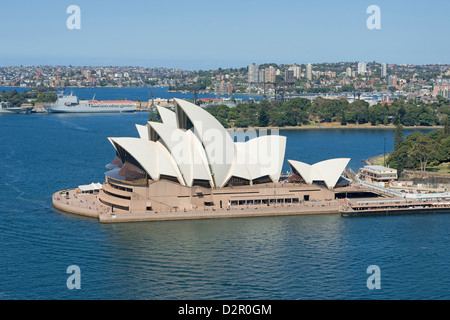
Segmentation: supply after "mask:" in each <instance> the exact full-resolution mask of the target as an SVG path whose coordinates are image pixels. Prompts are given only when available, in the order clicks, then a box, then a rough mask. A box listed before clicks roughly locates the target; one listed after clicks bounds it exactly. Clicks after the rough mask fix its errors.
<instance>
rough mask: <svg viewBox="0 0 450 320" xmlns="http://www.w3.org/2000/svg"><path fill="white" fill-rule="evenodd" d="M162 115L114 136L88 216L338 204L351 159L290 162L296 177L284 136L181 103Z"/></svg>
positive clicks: (110, 139) (182, 101)
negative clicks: (286, 169)
mask: <svg viewBox="0 0 450 320" xmlns="http://www.w3.org/2000/svg"><path fill="white" fill-rule="evenodd" d="M158 113H159V115H160V120H161V121H160V122H151V121H150V122H148V123H147V124H146V125H136V128H137V131H138V134H139V137H117V138H109V141H110V142H111V144H112V146H113V147H114V149H115V151H116V157H115V159H114V160H113V161H112V162H111V163H110V164H108V165H107V166H106V167H107V169H108V171H107V172H106V173H105V182H104V183H103V184H102V185H101V187H100V186H99V187H98V188H97V190H91V191H90V193H91V194H92V193H93V194H95V197H96V199H97V200H98V201H97V205H95V206H94V205H93V206H92V208H91V207H90V208H89V209H90V210H91V211H92V210H97V211H98V214H102V213H104V212H106V211H108V212H109V213H120V214H131V215H132V214H141V215H142V214H156V213H158V214H161V213H171V212H185V213H189V212H193V211H197V212H198V211H207V210H209V211H220V210H247V209H258V208H264V207H268V206H276V205H278V206H279V207H281V206H285V207H294V206H296V205H301V204H302V203H306V202H311V201H325V200H334V199H335V198H336V190H338V189H339V188H338V187H339V186H340V185H341V184H343V183H344V184H345V183H348V181H347V180H345V179H344V178H343V177H342V173H343V171H344V169H345V168H346V166H347V164H348V162H349V160H350V159H347V158H340V159H331V160H326V161H322V162H319V163H316V164H312V165H309V164H306V163H303V162H300V161H295V160H288V163H289V165H290V169H291V174H290V175H282V174H281V172H282V167H283V163H284V160H285V148H286V137H284V136H280V135H272V134H271V135H269V134H261V132H260V133H259V135H258V134H256V131H252V134H249V132H250V131H247V133H245V132H244V131H242V132H241V133H243V134H242V135H240V134H237V133H236V132H232V131H228V130H227V129H225V128H224V127H223V126H222V125H221V124H220V122H219V121H218V120H217V119H215V118H214V117H213V116H212V115H211V114H209V113H208V112H207V111H206V110H204V109H202V108H201V107H199V106H197V105H195V104H192V103H190V102H187V101H185V100H180V99H175V110H174V111H172V110H170V109H167V108H164V107H158ZM83 192H86V191H85V190H84V191H83ZM87 192H88V193H89V190H88V191H87ZM77 194H78V196H81V191H80V190H79V189H77ZM74 196H75V197H76V194H74ZM54 203H55V201H54ZM94 203H95V201H94ZM62 209H64V208H62ZM67 211H74V210H67ZM75 211H76V210H75Z"/></svg>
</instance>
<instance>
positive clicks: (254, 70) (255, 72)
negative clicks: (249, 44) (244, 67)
mask: <svg viewBox="0 0 450 320" xmlns="http://www.w3.org/2000/svg"><path fill="white" fill-rule="evenodd" d="M258 82H259V66H258V65H257V64H255V63H252V64H251V65H249V66H248V83H249V84H254V83H258Z"/></svg>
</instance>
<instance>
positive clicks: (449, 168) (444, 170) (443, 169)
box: [427, 162, 450, 175]
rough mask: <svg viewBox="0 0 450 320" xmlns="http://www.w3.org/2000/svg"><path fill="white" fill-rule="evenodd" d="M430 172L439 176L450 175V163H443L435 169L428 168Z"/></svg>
mask: <svg viewBox="0 0 450 320" xmlns="http://www.w3.org/2000/svg"><path fill="white" fill-rule="evenodd" d="M427 171H428V172H434V173H439V174H448V175H450V162H443V163H441V164H440V165H438V166H435V167H431V166H429V167H427Z"/></svg>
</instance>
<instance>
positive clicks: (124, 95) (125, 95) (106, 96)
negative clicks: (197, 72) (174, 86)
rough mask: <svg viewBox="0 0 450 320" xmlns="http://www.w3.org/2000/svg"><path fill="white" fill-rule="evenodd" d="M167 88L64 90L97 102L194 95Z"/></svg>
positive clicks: (239, 96)
mask: <svg viewBox="0 0 450 320" xmlns="http://www.w3.org/2000/svg"><path fill="white" fill-rule="evenodd" d="M29 89H30V88H25V87H0V91H2V90H5V92H10V91H13V90H17V92H19V93H23V92H25V91H27V90H29ZM168 90H169V88H168V87H151V88H147V87H126V88H112V87H111V88H110V87H99V88H97V87H94V88H66V93H70V92H73V94H74V95H76V96H77V97H78V98H79V99H86V100H87V99H92V98H93V97H94V96H95V99H97V100H114V99H129V100H138V99H139V100H140V101H148V100H150V99H151V98H152V97H151V94H150V92H151V93H152V94H153V95H154V98H155V99H156V98H161V99H172V98H179V99H189V100H192V99H193V97H194V94H193V93H192V92H186V93H184V92H169V91H168ZM232 96H233V97H235V98H237V99H242V100H243V101H247V100H249V99H254V100H257V101H258V100H261V99H262V96H261V95H246V94H234V95H232ZM221 97H223V98H229V97H231V95H216V94H210V93H199V94H197V98H199V99H200V98H221Z"/></svg>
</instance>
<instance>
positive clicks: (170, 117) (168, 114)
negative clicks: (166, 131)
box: [156, 106, 177, 127]
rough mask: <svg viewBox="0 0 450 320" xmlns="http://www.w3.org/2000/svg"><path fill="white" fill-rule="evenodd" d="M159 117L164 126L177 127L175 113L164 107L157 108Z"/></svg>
mask: <svg viewBox="0 0 450 320" xmlns="http://www.w3.org/2000/svg"><path fill="white" fill-rule="evenodd" d="M156 108H157V109H158V113H159V116H160V117H161V120H162V122H163V123H164V124H167V125H169V126H172V127H177V118H176V115H175V112H173V111H172V110H169V109H167V108H164V107H160V106H157V107H156Z"/></svg>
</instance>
